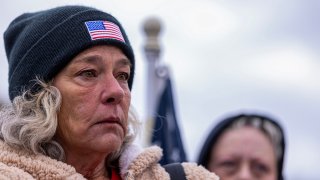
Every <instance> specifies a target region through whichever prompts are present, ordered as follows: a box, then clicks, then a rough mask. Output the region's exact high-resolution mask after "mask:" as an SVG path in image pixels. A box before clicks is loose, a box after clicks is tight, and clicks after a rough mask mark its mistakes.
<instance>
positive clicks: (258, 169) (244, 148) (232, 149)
mask: <svg viewBox="0 0 320 180" xmlns="http://www.w3.org/2000/svg"><path fill="white" fill-rule="evenodd" d="M210 157H211V158H210V162H209V164H208V169H209V170H210V171H213V172H215V173H216V174H217V175H218V176H220V177H221V179H223V180H236V179H259V180H276V177H277V166H276V156H275V152H274V150H273V146H272V144H271V142H270V140H269V139H268V138H267V136H266V135H265V134H263V133H262V132H261V131H260V130H258V129H256V128H254V127H241V128H239V129H232V130H228V131H226V132H224V133H223V134H222V135H221V137H220V138H219V140H218V141H217V143H216V145H215V147H214V148H213V149H212V152H211V156H210Z"/></svg>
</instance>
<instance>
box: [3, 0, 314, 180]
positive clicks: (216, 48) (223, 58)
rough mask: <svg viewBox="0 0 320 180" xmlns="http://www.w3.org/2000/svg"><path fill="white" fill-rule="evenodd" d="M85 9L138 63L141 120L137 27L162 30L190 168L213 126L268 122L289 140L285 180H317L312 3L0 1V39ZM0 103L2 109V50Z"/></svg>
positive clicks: (142, 80)
mask: <svg viewBox="0 0 320 180" xmlns="http://www.w3.org/2000/svg"><path fill="white" fill-rule="evenodd" d="M66 4H83V5H89V6H94V7H97V8H99V9H102V10H105V11H107V12H109V13H111V14H113V15H114V16H116V17H117V18H118V19H119V20H120V22H122V25H123V26H124V27H125V29H126V31H127V33H128V36H129V39H130V40H131V43H132V45H133V47H134V50H135V53H136V60H137V69H136V72H137V73H136V77H135V82H134V86H133V91H132V94H133V95H132V96H133V101H132V103H133V105H134V106H135V107H136V109H137V111H138V113H139V114H140V117H141V118H142V119H144V118H145V113H146V112H145V109H146V103H145V102H146V100H145V97H146V69H145V68H146V64H145V58H144V54H143V45H144V41H145V37H144V33H143V31H142V26H143V23H144V21H145V20H146V19H147V18H149V17H154V16H156V17H158V18H159V19H160V20H161V21H162V23H163V26H164V27H163V31H162V34H161V39H160V40H161V45H162V47H163V51H162V56H161V59H162V61H163V62H164V63H166V64H167V65H168V66H169V67H170V69H171V71H172V78H173V83H174V84H173V86H174V87H175V94H176V97H175V99H176V109H177V113H178V118H179V124H180V126H181V131H182V132H181V133H182V136H183V140H184V143H185V147H186V150H187V154H188V156H189V159H190V160H191V161H194V160H195V159H196V156H197V153H198V150H199V149H198V148H199V147H200V146H201V145H202V140H203V139H204V138H205V136H206V134H207V133H208V131H209V130H210V129H211V128H212V127H213V125H214V124H215V123H217V120H218V119H221V118H222V117H224V116H226V115H229V114H230V113H236V112H242V111H245V112H262V113H266V114H270V115H272V116H274V117H276V118H277V119H279V120H280V122H281V123H282V124H283V125H284V127H285V131H286V135H287V156H286V161H285V174H286V176H287V179H319V177H320V171H319V170H320V169H319V165H318V162H320V154H319V152H320V141H319V138H320V131H319V127H320V113H319V111H318V108H319V107H320V81H319V80H318V78H319V77H320V71H319V69H320V51H319V48H320V23H319V19H320V11H319V9H320V1H318V0H308V1H306V0H282V1H279V0H268V1H262V0H243V1H239V0H216V1H214V0H197V1H196V0H152V1H148V0H135V1H130V0H108V1H103V0H100V1H99V0H91V1H87V0H82V1H81V0H68V1H63V0H55V1H50V0H33V1H23V0H20V1H19V0H10V1H3V2H1V6H2V8H1V11H0V20H1V23H0V33H1V34H3V32H4V30H5V29H6V28H7V26H8V24H9V23H10V21H11V20H12V19H13V18H15V17H16V16H18V15H20V14H21V13H23V12H32V11H35V10H42V9H45V8H51V7H55V6H58V5H66ZM0 58H1V60H0V73H1V76H0V82H1V84H0V101H5V102H9V100H8V93H7V88H8V84H7V78H8V77H7V74H8V70H7V68H8V66H7V60H6V56H5V51H4V45H3V42H2V43H0Z"/></svg>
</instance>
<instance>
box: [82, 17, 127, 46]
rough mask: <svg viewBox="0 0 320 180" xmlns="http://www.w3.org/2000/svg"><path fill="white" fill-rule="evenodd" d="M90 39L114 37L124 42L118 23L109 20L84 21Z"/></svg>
mask: <svg viewBox="0 0 320 180" xmlns="http://www.w3.org/2000/svg"><path fill="white" fill-rule="evenodd" d="M85 24H86V26H87V29H88V32H89V34H90V37H91V39H92V40H97V39H116V40H119V41H122V42H124V43H125V41H124V39H123V36H122V33H121V31H120V28H119V26H118V25H116V24H114V23H113V22H110V21H87V22H85Z"/></svg>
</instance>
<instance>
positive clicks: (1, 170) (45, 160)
mask: <svg viewBox="0 0 320 180" xmlns="http://www.w3.org/2000/svg"><path fill="white" fill-rule="evenodd" d="M161 157H162V150H161V149H160V148H159V147H157V146H152V147H149V148H146V149H141V148H139V147H138V146H135V145H130V146H129V147H128V148H127V149H126V150H125V151H124V152H123V154H122V155H121V157H120V159H119V164H120V174H121V177H122V178H123V179H126V180H140V179H141V180H142V179H143V180H145V179H152V180H169V179H170V176H169V174H168V173H167V172H166V171H165V170H164V168H162V167H161V166H160V164H159V163H158V161H159V160H160V158H161ZM182 166H183V168H184V171H185V173H186V178H187V179H188V180H207V179H212V180H218V179H219V178H218V177H217V176H216V175H215V174H214V173H210V172H209V171H207V170H206V169H204V168H203V167H201V166H197V165H196V164H194V163H182ZM0 179H10V180H11V179H28V180H29V179H67V180H83V179H85V178H84V177H83V176H82V175H81V174H79V173H77V172H76V170H75V168H74V167H72V166H70V165H68V164H66V163H63V162H61V161H57V160H54V159H51V158H50V157H48V156H45V155H35V154H31V153H29V152H27V151H25V150H22V149H17V148H12V147H9V146H8V145H7V144H5V143H4V142H3V141H1V140H0Z"/></svg>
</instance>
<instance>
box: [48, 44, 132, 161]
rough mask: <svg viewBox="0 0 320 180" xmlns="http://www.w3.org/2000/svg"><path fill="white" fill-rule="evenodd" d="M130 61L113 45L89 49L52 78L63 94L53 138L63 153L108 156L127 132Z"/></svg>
mask: <svg viewBox="0 0 320 180" xmlns="http://www.w3.org/2000/svg"><path fill="white" fill-rule="evenodd" d="M130 67H131V64H130V61H129V60H128V58H127V57H126V56H125V55H124V54H123V53H122V51H121V50H120V49H118V48H116V47H113V46H106V45H103V46H95V47H92V48H89V49H87V50H85V51H83V52H81V53H80V54H79V55H77V56H76V57H75V58H74V59H72V61H71V62H70V63H69V64H68V65H67V66H66V67H65V68H64V69H63V70H62V71H61V72H60V73H59V74H58V75H57V76H56V77H55V78H54V82H53V84H54V86H56V87H57V88H58V89H59V90H60V93H61V95H62V104H61V108H60V111H59V112H58V128H57V132H56V137H55V138H56V139H57V141H58V142H59V143H60V144H61V145H62V147H63V148H64V150H65V152H66V154H67V155H68V153H80V154H88V153H92V152H99V153H106V154H109V153H110V152H113V151H115V150H118V149H119V148H120V146H121V144H122V143H123V140H124V137H125V136H126V133H127V126H128V124H127V123H128V122H127V119H128V111H129V105H130V101H131V94H130V90H129V87H128V79H129V75H130Z"/></svg>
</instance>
